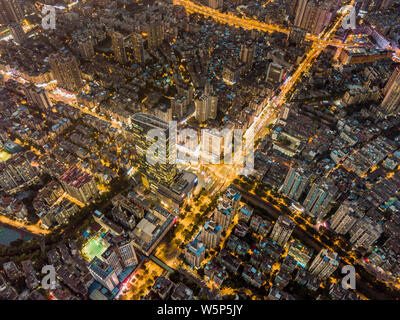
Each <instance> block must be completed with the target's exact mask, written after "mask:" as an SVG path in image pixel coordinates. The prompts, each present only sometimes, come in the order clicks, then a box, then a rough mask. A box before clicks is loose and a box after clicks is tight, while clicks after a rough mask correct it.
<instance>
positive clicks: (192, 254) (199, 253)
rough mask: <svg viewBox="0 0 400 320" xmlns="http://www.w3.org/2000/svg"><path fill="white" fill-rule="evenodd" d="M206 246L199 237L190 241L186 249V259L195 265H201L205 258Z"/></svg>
mask: <svg viewBox="0 0 400 320" xmlns="http://www.w3.org/2000/svg"><path fill="white" fill-rule="evenodd" d="M205 254H206V247H205V246H204V243H202V242H200V241H199V239H198V237H196V239H195V240H193V241H192V242H191V243H189V244H188V245H187V247H186V249H185V258H186V261H187V262H188V263H189V264H190V265H191V266H193V267H199V266H200V264H201V262H202V261H203V260H204V257H205Z"/></svg>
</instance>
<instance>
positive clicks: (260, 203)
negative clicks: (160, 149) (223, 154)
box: [234, 185, 400, 300]
mask: <svg viewBox="0 0 400 320" xmlns="http://www.w3.org/2000/svg"><path fill="white" fill-rule="evenodd" d="M234 187H235V188H236V189H237V190H238V191H239V192H240V193H241V194H242V199H244V200H245V202H247V203H248V204H250V205H251V206H252V207H254V208H258V209H261V210H262V212H263V213H264V214H265V215H266V216H268V217H269V218H273V219H275V220H276V219H278V217H279V216H280V215H282V214H284V213H282V212H281V211H279V210H278V209H276V208H275V207H274V206H273V205H271V204H270V203H268V202H265V201H264V200H263V199H261V198H260V197H257V196H256V195H253V194H251V193H249V192H247V191H246V190H244V189H242V188H240V187H238V186H236V185H235V186H234ZM293 235H294V236H295V237H296V238H298V239H300V240H301V241H302V242H303V243H304V244H305V245H306V246H309V247H312V248H313V249H314V250H316V251H320V250H321V249H322V248H326V246H325V245H324V244H323V243H321V242H320V241H318V240H316V239H315V238H314V237H313V236H312V235H311V234H310V233H308V232H307V231H305V230H303V229H301V228H300V227H299V226H296V228H295V229H294V231H293ZM343 265H344V264H343V263H341V267H342V266H343ZM357 267H358V268H360V269H364V267H363V266H361V265H358V266H357ZM363 271H365V269H364V270H363ZM365 272H367V271H365ZM377 281H378V280H377ZM373 285H374V284H371V283H370V282H369V281H367V280H366V279H363V278H362V277H361V276H360V277H357V291H359V292H360V293H362V294H363V295H365V296H366V297H367V298H369V299H374V300H393V299H398V298H399V297H400V292H399V291H394V292H393V294H391V293H390V292H381V291H377V289H375V288H374V287H373Z"/></svg>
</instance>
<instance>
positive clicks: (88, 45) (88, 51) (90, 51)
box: [78, 37, 94, 59]
mask: <svg viewBox="0 0 400 320" xmlns="http://www.w3.org/2000/svg"><path fill="white" fill-rule="evenodd" d="M78 46H79V54H80V56H81V57H82V58H83V59H90V58H92V57H93V56H94V47H93V40H92V39H91V38H90V37H82V38H81V39H79V40H78Z"/></svg>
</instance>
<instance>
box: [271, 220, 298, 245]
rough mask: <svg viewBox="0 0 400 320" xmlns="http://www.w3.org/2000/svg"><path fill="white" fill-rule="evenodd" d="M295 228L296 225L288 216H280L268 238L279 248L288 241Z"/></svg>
mask: <svg viewBox="0 0 400 320" xmlns="http://www.w3.org/2000/svg"><path fill="white" fill-rule="evenodd" d="M295 227H296V223H295V222H294V221H293V220H292V219H291V218H290V217H289V216H288V215H281V216H279V218H278V220H277V221H276V222H275V225H274V227H273V229H272V232H271V235H270V237H271V239H272V240H273V241H275V242H276V243H277V244H279V245H280V246H284V245H285V244H286V243H287V242H288V241H289V239H290V236H291V235H292V233H293V231H294V228H295Z"/></svg>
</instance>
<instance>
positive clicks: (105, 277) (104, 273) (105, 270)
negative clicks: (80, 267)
mask: <svg viewBox="0 0 400 320" xmlns="http://www.w3.org/2000/svg"><path fill="white" fill-rule="evenodd" d="M88 267H89V271H90V273H91V274H92V276H93V278H95V279H96V280H97V281H98V282H100V283H101V284H102V285H103V286H104V287H106V288H107V289H108V290H109V291H113V290H114V289H115V288H116V287H117V286H118V285H119V280H118V277H117V273H116V272H115V270H114V269H113V267H111V266H110V265H108V264H107V263H105V262H103V261H101V260H100V259H99V258H97V257H94V258H93V260H92V261H91V262H90V263H89V266H88Z"/></svg>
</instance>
